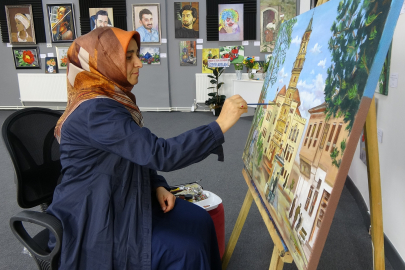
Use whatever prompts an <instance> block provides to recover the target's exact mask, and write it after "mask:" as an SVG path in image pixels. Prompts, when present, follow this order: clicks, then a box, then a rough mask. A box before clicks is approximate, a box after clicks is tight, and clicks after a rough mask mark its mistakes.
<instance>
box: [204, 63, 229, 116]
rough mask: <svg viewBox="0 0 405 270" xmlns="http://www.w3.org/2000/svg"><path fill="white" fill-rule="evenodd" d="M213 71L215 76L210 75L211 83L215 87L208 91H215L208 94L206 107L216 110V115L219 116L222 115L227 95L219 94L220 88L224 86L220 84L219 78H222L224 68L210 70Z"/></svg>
mask: <svg viewBox="0 0 405 270" xmlns="http://www.w3.org/2000/svg"><path fill="white" fill-rule="evenodd" d="M209 69H210V70H212V74H213V75H208V77H209V78H211V81H210V83H211V84H214V85H215V86H211V87H208V88H207V89H215V91H214V92H212V93H208V96H210V98H208V99H207V100H206V101H205V105H209V106H210V108H212V109H214V112H215V115H217V116H218V115H219V114H220V113H221V109H222V105H224V102H225V99H226V96H225V95H220V94H219V88H221V86H222V85H223V84H224V82H219V81H218V80H219V77H220V76H221V74H222V72H224V70H225V69H224V68H223V67H219V68H209Z"/></svg>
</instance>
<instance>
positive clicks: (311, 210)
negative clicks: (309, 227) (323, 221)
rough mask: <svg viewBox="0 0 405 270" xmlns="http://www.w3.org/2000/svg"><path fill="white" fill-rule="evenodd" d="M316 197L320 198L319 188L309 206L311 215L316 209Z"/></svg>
mask: <svg viewBox="0 0 405 270" xmlns="http://www.w3.org/2000/svg"><path fill="white" fill-rule="evenodd" d="M316 199H318V191H317V190H315V194H314V197H313V198H312V203H311V207H310V208H309V216H312V212H313V211H314V208H315V203H316Z"/></svg>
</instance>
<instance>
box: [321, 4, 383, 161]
mask: <svg viewBox="0 0 405 270" xmlns="http://www.w3.org/2000/svg"><path fill="white" fill-rule="evenodd" d="M390 2H391V1H390V0H372V1H370V0H364V2H361V1H360V0H342V1H341V2H340V3H339V5H338V8H337V11H338V15H337V17H336V20H335V22H334V23H333V25H332V27H331V29H330V30H331V32H332V37H331V38H330V40H329V44H328V45H329V46H328V48H329V51H330V52H331V57H332V59H331V66H330V67H329V68H328V70H327V78H326V80H325V89H324V93H325V101H326V103H327V108H326V111H325V113H326V120H328V119H330V118H331V117H333V118H338V117H341V116H344V122H345V123H348V124H347V127H346V130H348V131H349V134H350V132H351V130H352V128H353V123H354V119H355V116H356V113H357V110H358V108H359V105H360V101H361V98H362V96H363V92H364V88H365V85H366V82H367V78H368V75H369V73H370V68H371V65H372V63H373V61H374V56H375V54H376V52H377V49H378V44H379V42H380V39H381V34H382V31H383V28H384V25H385V20H386V18H387V15H388V11H389V7H390ZM342 154H343V153H342Z"/></svg>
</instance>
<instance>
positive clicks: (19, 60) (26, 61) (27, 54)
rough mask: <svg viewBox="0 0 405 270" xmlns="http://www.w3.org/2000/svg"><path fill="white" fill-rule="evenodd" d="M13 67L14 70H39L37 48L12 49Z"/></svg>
mask: <svg viewBox="0 0 405 270" xmlns="http://www.w3.org/2000/svg"><path fill="white" fill-rule="evenodd" d="M13 55H14V65H15V68H16V69H23V68H25V69H31V68H41V66H40V61H39V48H38V47H32V48H21V47H18V48H13Z"/></svg>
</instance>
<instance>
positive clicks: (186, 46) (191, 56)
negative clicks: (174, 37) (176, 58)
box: [180, 41, 197, 66]
mask: <svg viewBox="0 0 405 270" xmlns="http://www.w3.org/2000/svg"><path fill="white" fill-rule="evenodd" d="M196 65H197V51H196V42H195V41H180V66H196Z"/></svg>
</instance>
